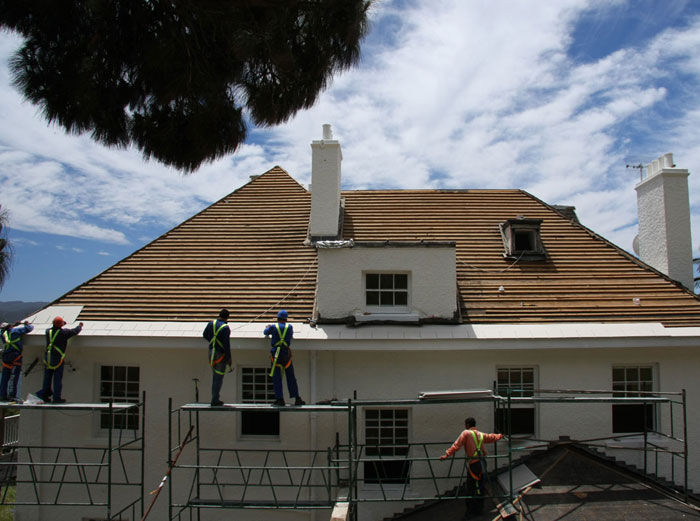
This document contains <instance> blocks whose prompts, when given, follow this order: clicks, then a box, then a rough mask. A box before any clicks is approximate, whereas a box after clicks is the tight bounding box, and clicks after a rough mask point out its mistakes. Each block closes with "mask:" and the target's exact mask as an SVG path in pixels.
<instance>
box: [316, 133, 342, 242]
mask: <svg viewBox="0 0 700 521" xmlns="http://www.w3.org/2000/svg"><path fill="white" fill-rule="evenodd" d="M342 160H343V154H342V152H341V151H340V143H339V142H338V141H336V140H334V139H333V132H332V131H331V126H330V125H328V124H326V125H323V139H321V140H318V141H312V142H311V224H310V227H309V235H310V236H311V240H320V239H337V238H338V235H339V232H340V223H341V213H340V209H341V204H340V163H341V162H342Z"/></svg>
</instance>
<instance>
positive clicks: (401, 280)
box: [394, 273, 408, 289]
mask: <svg viewBox="0 0 700 521" xmlns="http://www.w3.org/2000/svg"><path fill="white" fill-rule="evenodd" d="M394 288H396V289H408V275H406V274H405V273H404V274H401V273H399V274H397V275H394Z"/></svg>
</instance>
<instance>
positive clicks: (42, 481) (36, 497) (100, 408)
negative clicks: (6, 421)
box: [0, 392, 146, 521]
mask: <svg viewBox="0 0 700 521" xmlns="http://www.w3.org/2000/svg"><path fill="white" fill-rule="evenodd" d="M145 404H146V394H145V392H144V393H143V395H142V400H141V401H140V402H138V403H117V402H112V401H110V402H109V403H63V404H43V403H27V402H25V403H7V402H4V403H0V409H2V413H3V415H4V413H5V411H6V410H8V409H9V410H19V411H20V416H21V415H27V414H34V413H36V412H41V413H46V414H48V415H55V414H59V413H66V412H70V411H86V412H88V413H94V414H86V415H84V416H83V418H87V419H89V421H90V422H92V421H93V419H94V415H95V414H99V415H100V418H99V420H101V421H100V422H97V423H96V424H93V423H91V424H90V425H89V426H88V428H90V429H92V428H93V426H94V425H99V426H100V429H102V428H104V429H105V431H106V440H104V442H103V443H100V445H101V446H100V447H92V446H89V447H88V446H85V445H84V444H83V445H79V444H74V445H60V444H55V445H54V444H51V445H45V444H28V443H23V442H22V440H21V438H20V439H18V440H17V441H16V442H15V443H13V445H12V450H13V451H14V452H15V454H16V458H13V461H11V462H6V463H4V473H3V474H4V475H3V476H2V485H1V490H0V505H7V506H14V507H22V508H25V507H26V508H27V509H30V508H31V507H42V506H51V507H72V508H73V509H75V508H82V507H84V508H86V509H87V508H92V510H91V511H90V512H91V513H94V512H95V511H96V510H98V511H101V512H104V515H105V519H107V520H108V521H112V520H123V519H137V514H138V515H139V518H140V516H142V515H143V498H144V491H143V487H144V479H143V476H144V465H145V460H144V452H145V451H144V448H145V435H144V432H145V429H144V422H145V421H146V407H145ZM134 421H138V427H137V428H136V429H134V428H133V426H134V424H133V422H134ZM55 427H59V426H55ZM14 476H16V477H14ZM13 486H16V487H17V491H18V492H17V497H18V498H21V499H14V498H13V497H12V495H11V494H10V490H11V488H12V487H13ZM118 495H119V496H120V497H119V498H117V497H116V496H118ZM71 512H72V511H71ZM86 512H87V510H86ZM100 515H102V514H100Z"/></svg>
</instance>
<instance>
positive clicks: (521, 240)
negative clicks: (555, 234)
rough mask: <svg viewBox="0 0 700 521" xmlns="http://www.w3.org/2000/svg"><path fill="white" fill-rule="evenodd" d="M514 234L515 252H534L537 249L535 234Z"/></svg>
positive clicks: (517, 232) (530, 232)
mask: <svg viewBox="0 0 700 521" xmlns="http://www.w3.org/2000/svg"><path fill="white" fill-rule="evenodd" d="M514 234H515V241H514V242H515V252H521V251H534V250H535V249H536V246H535V232H533V231H518V230H515V232H514Z"/></svg>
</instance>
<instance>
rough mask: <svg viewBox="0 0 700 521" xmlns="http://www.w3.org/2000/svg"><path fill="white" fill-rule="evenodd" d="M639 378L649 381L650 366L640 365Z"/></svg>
mask: <svg viewBox="0 0 700 521" xmlns="http://www.w3.org/2000/svg"><path fill="white" fill-rule="evenodd" d="M639 378H640V379H641V380H646V381H648V382H651V367H640V368H639Z"/></svg>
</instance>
